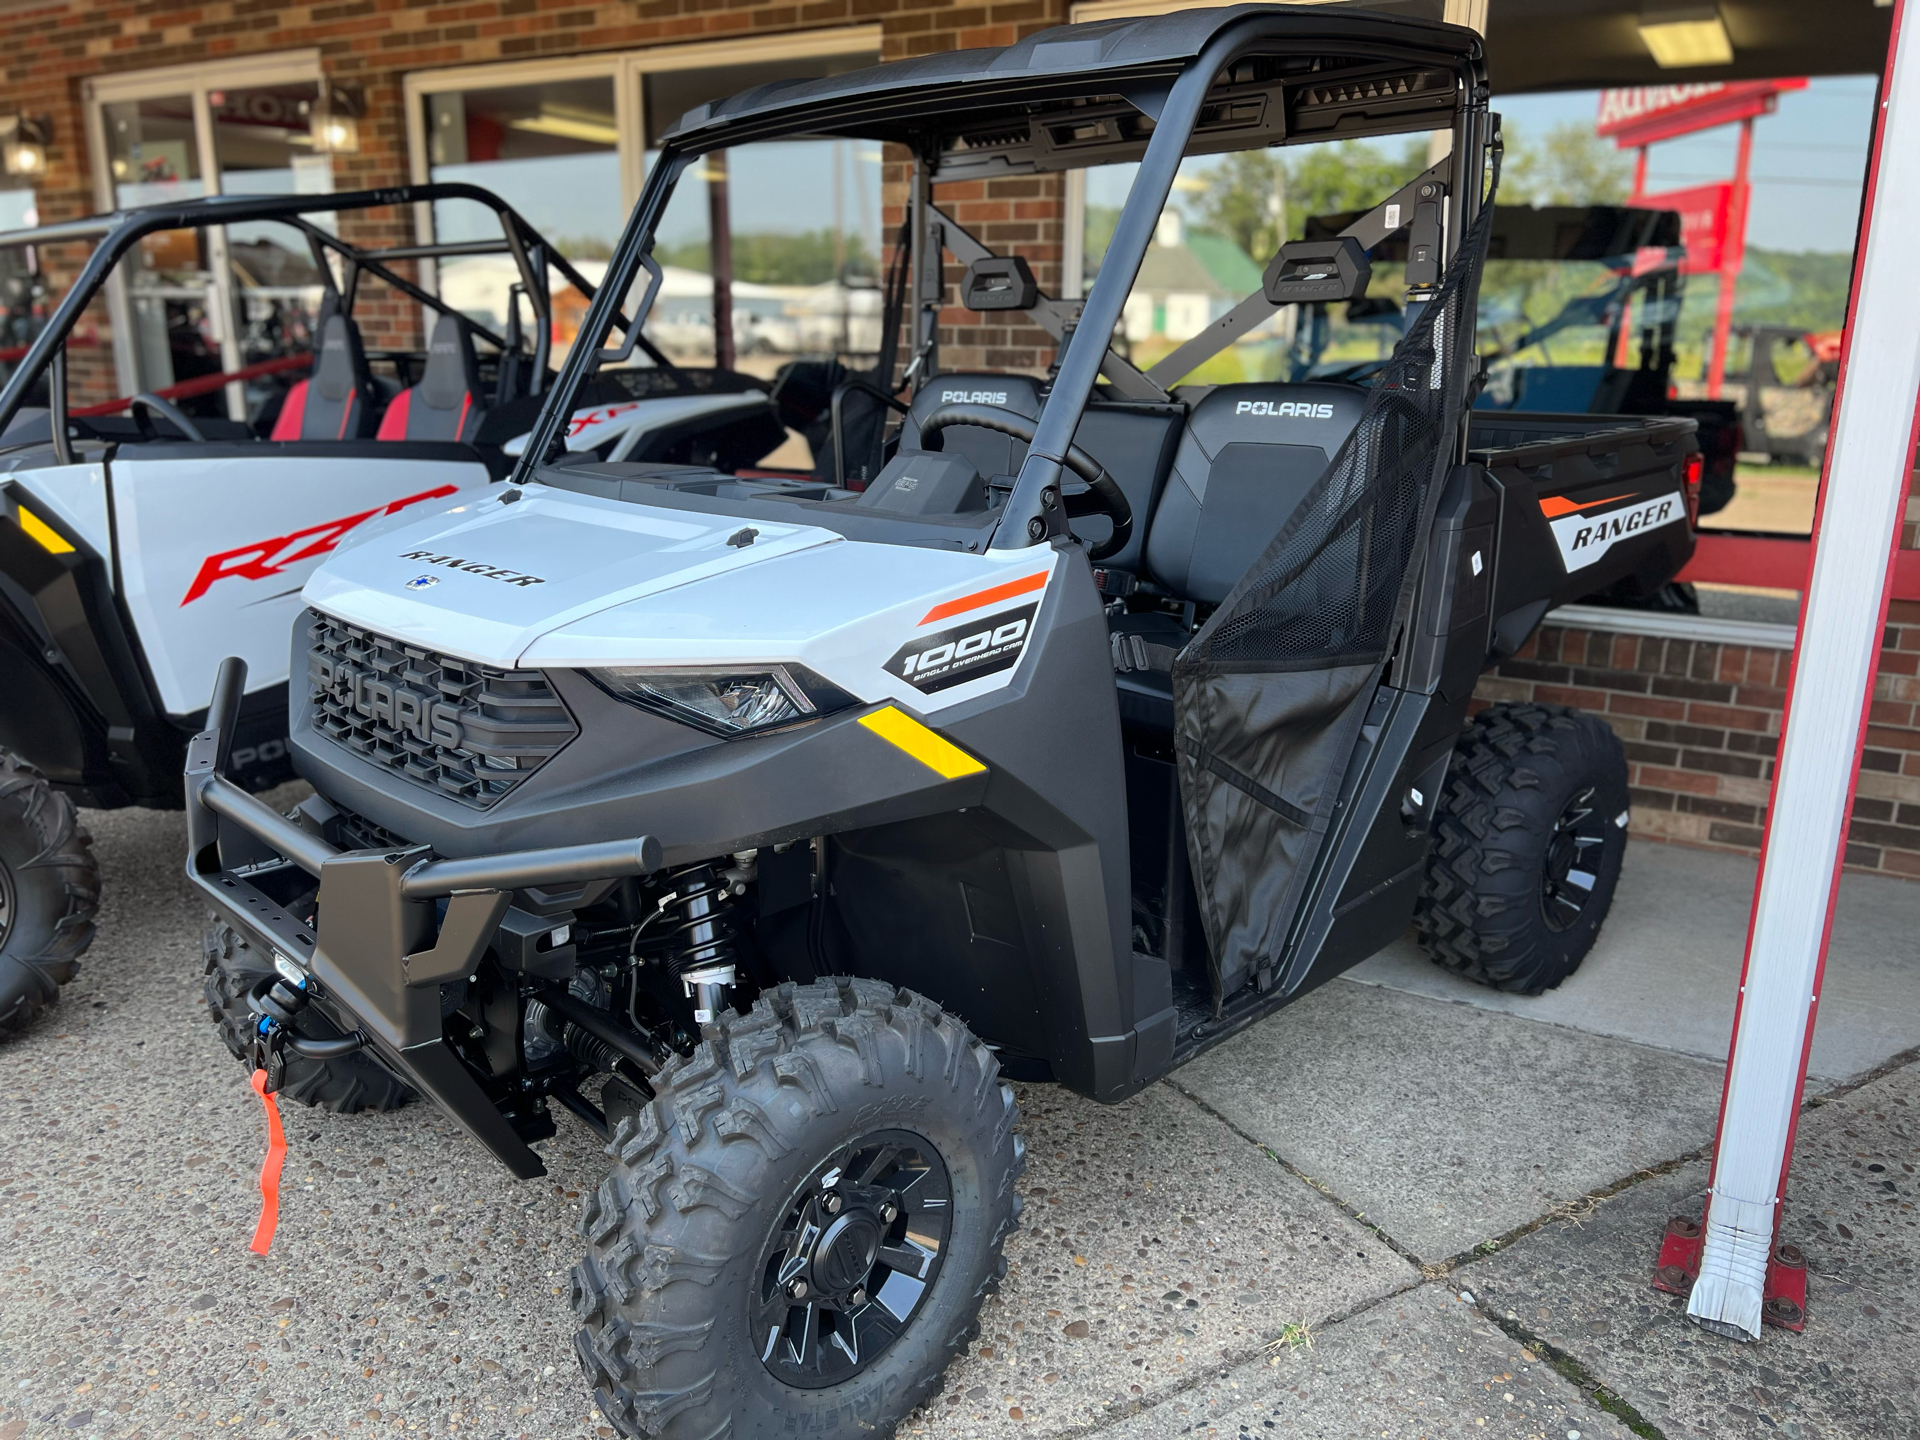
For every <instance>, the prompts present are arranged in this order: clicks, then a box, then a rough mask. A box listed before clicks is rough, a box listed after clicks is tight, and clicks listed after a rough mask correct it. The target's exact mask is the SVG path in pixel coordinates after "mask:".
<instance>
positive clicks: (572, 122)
mask: <svg viewBox="0 0 1920 1440" xmlns="http://www.w3.org/2000/svg"><path fill="white" fill-rule="evenodd" d="M507 128H508V129H510V130H521V131H524V132H526V133H527V134H529V135H551V136H553V137H554V138H555V139H556V140H583V141H585V142H586V143H587V144H589V145H617V144H619V143H620V131H619V130H618V129H617V128H616V127H615V126H613V125H610V124H608V123H607V122H606V121H605V120H603V119H601V118H599V117H598V116H595V115H591V114H584V113H582V112H580V111H577V110H548V109H543V110H541V112H540V113H539V114H538V115H520V116H516V117H515V118H514V119H512V120H509V121H508V122H507Z"/></svg>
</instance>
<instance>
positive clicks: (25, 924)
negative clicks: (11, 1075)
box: [0, 750, 100, 1035]
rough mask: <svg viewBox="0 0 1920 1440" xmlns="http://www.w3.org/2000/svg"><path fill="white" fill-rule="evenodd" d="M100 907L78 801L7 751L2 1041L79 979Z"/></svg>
mask: <svg viewBox="0 0 1920 1440" xmlns="http://www.w3.org/2000/svg"><path fill="white" fill-rule="evenodd" d="M99 909H100V862H99V861H97V860H95V859H94V857H93V840H92V838H91V837H90V836H89V835H88V834H87V831H86V827H85V826H83V825H81V823H80V815H79V812H78V811H76V810H75V809H74V807H73V802H72V801H71V800H69V799H67V797H66V796H64V795H62V794H60V793H59V792H58V791H56V790H55V789H54V788H53V787H52V786H51V785H49V784H48V783H47V782H46V779H45V778H44V777H43V776H42V775H41V774H40V772H39V771H38V770H35V769H34V768H33V767H32V766H31V765H29V764H27V763H26V762H25V761H24V760H21V759H20V758H19V757H18V756H15V755H12V754H9V753H8V752H6V751H4V750H0V1035H4V1034H9V1033H11V1032H13V1031H15V1030H19V1029H21V1028H22V1027H24V1026H25V1025H26V1024H27V1023H28V1022H29V1021H31V1020H32V1019H33V1017H34V1016H36V1015H38V1014H39V1013H40V1011H41V1010H42V1009H44V1008H45V1007H46V1006H48V1005H51V1004H53V1003H54V1002H55V1001H56V1000H58V999H59V998H60V987H61V986H62V985H64V984H66V983H67V982H68V981H69V980H71V979H73V977H74V976H75V975H78V974H79V973H80V956H81V955H82V954H83V953H84V952H85V951H86V948H87V947H88V946H89V945H91V944H92V943H93V919H94V916H95V914H96V913H97V912H98V911H99Z"/></svg>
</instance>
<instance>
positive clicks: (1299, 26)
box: [513, 5, 1494, 549]
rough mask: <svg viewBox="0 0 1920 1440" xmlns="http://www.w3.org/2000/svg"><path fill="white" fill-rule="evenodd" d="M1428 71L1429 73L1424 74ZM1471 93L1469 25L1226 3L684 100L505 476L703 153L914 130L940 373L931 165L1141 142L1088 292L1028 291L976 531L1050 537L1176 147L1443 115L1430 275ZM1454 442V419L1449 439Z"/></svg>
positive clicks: (918, 232)
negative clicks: (1007, 431)
mask: <svg viewBox="0 0 1920 1440" xmlns="http://www.w3.org/2000/svg"><path fill="white" fill-rule="evenodd" d="M1263 62H1264V63H1263ZM1440 76H1444V77H1446V83H1445V85H1444V86H1442V85H1440V84H1437V83H1434V82H1435V81H1436V80H1437V79H1438V77H1440ZM1487 96H1488V90H1487V79H1486V64H1485V56H1484V51H1483V48H1482V42H1481V39H1480V36H1479V35H1478V34H1476V33H1475V32H1473V31H1471V30H1468V29H1465V28H1463V27H1459V26H1452V25H1443V24H1438V23H1434V22H1430V21H1410V20H1406V19H1401V18H1392V19H1389V18H1386V17H1382V16H1377V15H1370V14H1366V13H1364V12H1356V11H1352V10H1344V9H1336V8H1335V7H1332V6H1313V7H1292V6H1259V5H1242V6H1234V7H1231V8H1227V9H1220V10H1196V11H1186V12H1177V13H1174V14H1171V15H1166V16H1161V17H1157V18H1154V19H1148V20H1121V21H1114V22H1110V23H1108V24H1106V25H1099V26H1094V25H1081V26H1074V27H1071V28H1070V29H1063V30H1057V31H1044V32H1042V33H1040V34H1038V35H1035V36H1033V37H1031V38H1029V39H1027V40H1025V41H1022V42H1021V43H1019V44H1017V45H1013V46H1010V47H1008V48H1006V49H1004V50H972V51H957V52H949V53H946V54H940V55H931V56H926V57H922V58H921V59H919V60H916V61H906V62H895V63H894V64H891V65H887V66H884V67H878V68H875V69H870V70H860V71H853V72H851V73H849V74H845V75H840V76H834V77H829V78H826V79H820V80H803V81H782V82H775V83H774V84H770V85H763V86H760V87H757V88H756V89H752V90H748V91H746V92H744V93H742V94H740V95H737V96H734V97H732V98H730V99H726V100H719V101H714V102H712V103H710V104H707V105H703V106H700V107H698V108H697V109H695V110H692V111H690V112H688V114H687V115H686V116H684V117H683V118H682V119H681V120H680V122H679V123H678V124H677V125H675V126H673V127H672V128H671V129H669V130H668V131H667V132H666V133H665V134H664V135H663V136H662V138H661V143H660V154H659V158H658V160H657V161H656V163H655V165H654V167H653V169H652V171H651V172H650V173H649V174H648V176H647V180H646V184H645V186H644V187H643V189H642V191H641V195H640V199H639V202H638V204H637V205H636V207H635V209H634V213H633V215H632V217H631V219H630V220H629V222H628V224H627V228H626V230H625V231H624V232H623V234H622V235H621V238H620V241H619V243H618V245H617V246H616V247H615V250H614V253H613V256H612V258H611V260H610V261H609V263H608V267H607V273H606V278H605V280H604V281H603V282H602V288H601V293H600V295H599V296H598V297H596V298H595V300H594V302H593V304H592V306H591V307H590V308H589V309H588V312H587V315H586V318H585V320H584V321H583V322H582V325H581V331H580V339H579V341H578V343H576V344H575V346H574V347H573V349H572V350H571V351H570V352H569V354H568V356H567V358H566V361H565V362H564V364H563V365H562V366H561V370H560V374H559V377H558V379H557V380H556V381H555V383H554V386H553V389H552V391H551V393H550V395H549V398H548V402H547V405H546V407H545V408H544V409H543V410H542V411H541V415H540V418H539V420H538V421H537V422H536V424H535V426H534V430H533V433H532V434H531V435H530V436H529V438H528V443H527V446H526V450H525V452H524V453H523V455H522V457H521V460H520V463H519V466H518V467H517V469H516V471H515V474H514V477H513V478H514V480H515V481H516V482H520V483H525V482H528V481H532V480H535V479H537V478H538V475H539V470H540V467H541V466H542V465H544V464H547V463H549V462H551V461H553V460H555V459H557V458H558V457H559V456H560V455H561V454H562V448H563V443H564V434H565V421H566V417H567V415H568V413H569V408H570V406H571V404H572V401H573V397H574V395H575V394H576V392H577V391H578V390H579V388H580V387H581V386H582V385H583V384H584V383H585V381H586V380H587V378H588V377H589V376H590V375H591V373H592V371H593V368H594V367H595V366H596V365H598V364H599V363H600V358H601V352H602V347H603V345H604V344H605V341H606V338H607V336H608V334H609V332H610V330H611V328H612V326H613V325H614V323H615V322H616V317H617V316H619V309H618V307H619V303H620V299H621V297H623V296H625V295H627V294H628V293H629V291H630V290H631V288H632V287H633V286H634V284H635V282H636V280H637V278H638V276H639V275H640V273H641V271H642V270H643V269H649V268H651V267H652V266H653V259H652V249H653V243H654V237H655V232H656V229H657V227H658V226H659V224H660V222H661V220H662V217H663V216H664V214H665V212H666V208H667V204H668V201H669V200H670V199H671V197H672V195H673V191H674V188H675V186H676V184H677V183H678V181H679V179H680V177H681V176H682V174H684V173H685V171H686V169H687V168H688V166H690V165H691V164H693V162H694V161H696V160H697V159H699V158H700V157H701V156H703V155H705V154H707V153H709V152H711V151H714V150H722V149H727V148H730V147H733V146H737V145H742V144H746V143H750V142H754V141H763V140H783V139H813V138H836V139H864V140H879V141H882V142H891V143H896V144H900V145H904V146H906V147H907V148H908V149H909V150H910V152H911V154H912V156H913V170H912V179H911V185H910V191H909V197H908V234H909V237H910V245H911V270H910V275H909V280H908V291H907V293H908V294H909V295H911V296H912V297H914V298H913V304H912V317H913V320H912V335H911V344H912V353H913V355H914V356H915V357H916V360H915V362H914V365H910V366H909V372H908V374H909V377H910V378H912V379H914V380H915V381H917V382H921V383H924V381H925V380H927V379H929V378H931V377H932V376H933V375H934V374H937V373H938V370H937V338H936V337H937V333H938V330H937V327H938V323H939V311H940V309H941V306H942V304H943V298H944V282H943V280H941V279H940V278H938V277H939V275H940V271H939V269H938V267H939V266H940V263H941V257H940V252H941V249H942V248H948V249H951V248H952V247H951V246H950V245H949V246H945V247H943V245H942V240H941V236H940V229H939V227H940V225H941V222H942V220H943V219H944V217H943V216H941V215H940V212H939V211H938V210H937V209H936V208H935V205H934V202H933V197H932V186H933V184H934V183H935V182H937V181H950V180H974V179H982V178H989V177H992V176H1000V175H1006V176H1012V175H1023V174H1037V173H1047V172H1050V171H1063V170H1069V169H1077V168H1080V167H1082V166H1085V165H1093V164H1111V163H1114V162H1118V161H1135V160H1137V161H1138V162H1139V166H1140V168H1139V171H1138V173H1137V175H1136V177H1135V180H1134V183H1133V186H1132V188H1131V190H1130V191H1129V192H1128V195H1127V199H1126V202H1125V204H1124V206H1123V207H1122V210H1121V213H1120V216H1119V220H1118V222H1117V224H1116V226H1115V228H1114V232H1113V236H1112V239H1111V240H1110V242H1109V244H1108V249H1107V251H1106V258H1105V260H1104V261H1103V263H1102V265H1101V268H1100V272H1099V275H1098V276H1097V278H1096V279H1095V281H1094V283H1093V286H1092V288H1091V290H1090V291H1089V293H1088V294H1087V297H1086V299H1085V300H1084V301H1083V302H1080V303H1078V304H1077V306H1076V305H1073V303H1072V302H1070V301H1062V300H1050V299H1048V298H1047V297H1045V296H1042V297H1041V298H1040V301H1039V303H1038V305H1037V306H1036V307H1035V309H1034V310H1032V311H1029V312H1027V313H1028V315H1029V316H1030V318H1035V319H1036V320H1037V321H1039V320H1041V319H1042V317H1041V313H1040V312H1042V311H1052V312H1053V314H1054V317H1055V318H1057V317H1058V312H1059V311H1060V310H1061V309H1062V308H1069V309H1071V310H1073V311H1074V312H1076V313H1074V315H1073V320H1072V323H1071V327H1070V332H1069V333H1068V334H1066V336H1065V337H1064V338H1063V340H1062V345H1061V350H1060V353H1059V356H1058V358H1057V361H1056V364H1055V367H1054V374H1053V378H1052V386H1051V390H1050V392H1049V394H1048V396H1047V398H1046V400H1045V403H1044V404H1043V406H1042V408H1041V411H1040V415H1039V418H1038V421H1037V428H1036V431H1035V433H1034V437H1033V439H1032V441H1031V442H1030V443H1029V446H1028V454H1027V458H1026V460H1025V462H1024V463H1023V464H1022V466H1021V468H1020V472H1019V475H1018V477H1017V480H1016V483H1015V485H1014V488H1013V491H1012V493H1011V495H1010V496H1009V498H1008V500H1007V503H1006V506H1005V509H1004V510H1003V512H1002V514H1001V517H1000V520H999V523H998V525H997V527H996V530H995V532H994V536H993V539H992V541H991V544H992V546H993V547H994V548H998V549H1018V548H1024V547H1026V546H1030V545H1037V544H1043V543H1050V542H1052V541H1055V540H1065V539H1066V538H1067V537H1068V529H1067V515H1066V507H1065V506H1063V505H1062V504H1061V503H1060V492H1061V481H1062V477H1063V473H1064V470H1065V460H1066V456H1067V452H1068V448H1069V445H1070V442H1071V441H1072V438H1073V435H1074V432H1075V430H1076V428H1077V427H1078V425H1079V421H1080V417H1081V415H1082V413H1083V412H1084V411H1085V409H1086V406H1087V403H1088V401H1089V399H1090V398H1091V397H1092V395H1093V390H1094V385H1095V383H1096V382H1097V380H1098V379H1099V376H1100V374H1101V372H1102V370H1103V368H1106V367H1108V366H1109V365H1110V364H1112V362H1113V358H1114V357H1112V354H1111V351H1110V349H1109V345H1110V337H1111V336H1112V335H1113V333H1114V331H1115V329H1116V327H1117V326H1118V325H1119V323H1120V319H1121V314H1122V311H1123V309H1124V307H1125V304H1126V300H1127V295H1128V292H1129V290H1130V289H1131V288H1132V286H1133V282H1134V278H1135V276H1136V275H1137V273H1138V271H1139V268H1140V263H1141V261H1142V259H1143V258H1144V257H1145V255H1146V251H1147V247H1148V245H1149V243H1150V242H1151V240H1152V238H1153V233H1154V227H1155V225H1156V224H1157V222H1158V220H1159V216H1160V213H1161V211H1162V210H1163V209H1164V208H1165V206H1166V204H1167V200H1168V197H1169V195H1170V194H1171V192H1172V188H1173V183H1174V180H1175V177H1176V174H1177V172H1178V170H1179V166H1180V162H1181V161H1182V160H1183V159H1184V158H1186V157H1187V156H1188V155H1190V154H1205V153H1216V152H1221V151H1229V150H1242V149H1250V148H1256V147H1260V148H1264V147H1266V146H1270V145H1284V144H1307V143H1313V142H1320V141H1327V140H1334V139H1348V138H1359V137H1364V136H1376V135H1390V134H1404V133H1408V132H1418V131H1423V130H1424V131H1434V130H1447V131H1449V132H1450V133H1451V136H1452V142H1453V143H1452V149H1451V152H1450V156H1449V158H1448V159H1447V160H1446V161H1442V162H1441V164H1440V167H1439V168H1441V169H1442V170H1444V171H1445V173H1446V174H1447V176H1448V183H1447V190H1448V194H1449V196H1450V197H1451V199H1450V204H1449V207H1448V210H1447V213H1446V216H1445V222H1444V229H1443V240H1442V245H1441V248H1440V253H1439V255H1438V262H1437V264H1436V265H1435V267H1434V269H1435V273H1436V275H1437V274H1438V272H1439V271H1442V270H1444V269H1445V267H1446V264H1447V262H1448V261H1449V260H1450V259H1451V258H1452V255H1453V253H1454V250H1455V248H1456V247H1457V246H1458V244H1459V241H1460V237H1461V236H1462V235H1464V234H1465V233H1466V231H1467V229H1468V227H1469V226H1471V225H1472V223H1473V221H1474V218H1475V216H1476V215H1477V214H1478V212H1479V210H1480V208H1481V203H1482V189H1483V185H1484V175H1485V171H1484V164H1483V161H1484V155H1485V147H1486V145H1487V143H1488V140H1489V138H1490V136H1489V130H1490V127H1491V126H1492V124H1493V123H1494V122H1493V120H1492V117H1490V116H1489V115H1488V112H1487V110H1486V102H1487ZM1423 121H1424V122H1426V123H1422V122H1423ZM1429 173H1430V174H1431V173H1432V172H1431V171H1430V172H1429ZM930 267H931V268H932V271H933V275H932V276H931V277H929V276H928V271H929V268H930ZM923 277H926V278H924V280H923ZM650 288H657V287H650ZM1257 298H1259V297H1258V296H1255V297H1250V301H1251V300H1253V299H1257ZM1276 308H1277V307H1276ZM646 313H647V307H646V305H645V304H644V303H643V304H641V305H638V306H636V307H635V314H634V315H633V316H632V317H631V323H633V324H635V325H642V324H644V323H645V321H646ZM1063 328H1065V327H1063ZM1472 340H1473V337H1472V335H1471V334H1470V333H1469V334H1466V335H1456V336H1453V337H1450V340H1449V343H1451V344H1455V345H1463V346H1467V347H1471V345H1472ZM923 361H924V362H925V363H924V365H921V362H923ZM1122 363H1124V362H1122ZM915 365H920V366H921V368H920V369H919V371H918V373H915ZM1134 373H1135V376H1136V377H1138V372H1134ZM1141 378H1143V377H1141ZM1148 383H1152V382H1148ZM1464 445H1465V430H1464V425H1463V427H1462V433H1461V435H1460V437H1459V440H1458V446H1457V448H1458V449H1459V453H1460V455H1461V456H1464V453H1465V452H1464Z"/></svg>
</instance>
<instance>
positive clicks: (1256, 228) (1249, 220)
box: [1193, 140, 1427, 264]
mask: <svg viewBox="0 0 1920 1440" xmlns="http://www.w3.org/2000/svg"><path fill="white" fill-rule="evenodd" d="M1426 163H1427V142H1426V141H1425V140H1412V141H1409V142H1407V143H1406V144H1405V145H1403V146H1401V147H1399V150H1398V153H1395V152H1394V151H1392V150H1388V149H1383V148H1381V147H1380V146H1378V145H1371V144H1368V143H1367V142H1366V141H1364V140H1343V141H1340V142H1339V143H1337V144H1333V145H1314V146H1310V147H1308V148H1306V149H1304V150H1301V151H1297V152H1294V153H1292V154H1289V153H1288V152H1286V151H1283V150H1243V151H1239V152H1237V153H1235V154H1231V155H1226V156H1223V157H1221V159H1220V161H1219V162H1218V163H1217V164H1215V165H1213V166H1212V167H1210V168H1209V169H1208V170H1207V171H1206V173H1205V175H1204V176H1203V177H1202V178H1203V180H1204V184H1205V188H1204V189H1203V190H1202V191H1201V192H1200V193H1199V195H1198V196H1197V197H1196V199H1195V202H1194V206H1193V208H1194V211H1195V220H1196V223H1198V224H1199V225H1201V226H1203V227H1205V228H1206V229H1208V230H1212V231H1215V232H1217V233H1219V234H1222V235H1226V236H1229V237H1230V238H1231V239H1232V240H1233V242H1234V243H1235V244H1236V245H1238V246H1239V247H1240V248H1241V249H1242V250H1244V251H1246V252H1247V254H1248V255H1250V256H1252V257H1253V259H1254V260H1255V261H1256V262H1258V263H1261V264H1264V263H1265V262H1266V261H1267V259H1268V258H1269V257H1271V256H1272V254H1273V252H1274V251H1275V250H1277V249H1279V248H1280V242H1281V240H1282V239H1296V240H1297V239H1299V238H1300V236H1301V235H1303V234H1304V233H1305V232H1306V223H1307V218H1308V217H1309V216H1312V215H1331V214H1338V213H1342V212H1345V211H1350V210H1366V209H1370V208H1371V207H1373V206H1375V205H1378V204H1379V203H1380V202H1381V201H1382V200H1384V199H1385V198H1386V197H1387V196H1389V195H1391V194H1392V193H1393V192H1394V191H1395V190H1397V189H1399V188H1400V186H1402V185H1404V184H1406V182H1407V181H1409V180H1411V179H1412V178H1413V177H1414V176H1415V175H1418V174H1419V173H1420V172H1421V171H1422V170H1423V169H1425V168H1426ZM1283 196H1284V203H1285V211H1286V233H1285V235H1284V236H1283V235H1282V234H1281V232H1280V213H1281V204H1282V197H1283Z"/></svg>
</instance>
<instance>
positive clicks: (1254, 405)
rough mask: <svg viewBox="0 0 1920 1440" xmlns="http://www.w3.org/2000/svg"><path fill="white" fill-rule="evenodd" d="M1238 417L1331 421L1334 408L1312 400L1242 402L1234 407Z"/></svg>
mask: <svg viewBox="0 0 1920 1440" xmlns="http://www.w3.org/2000/svg"><path fill="white" fill-rule="evenodd" d="M1233 413H1234V414H1236V415H1271V416H1272V417H1273V418H1274V419H1276V420H1280V419H1285V418H1287V417H1292V418H1294V419H1296V420H1331V419H1332V418H1333V406H1331V405H1329V404H1326V403H1325V402H1321V403H1318V404H1316V403H1314V402H1313V401H1310V400H1242V401H1241V402H1240V403H1239V404H1238V405H1236V406H1234V407H1233Z"/></svg>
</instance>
